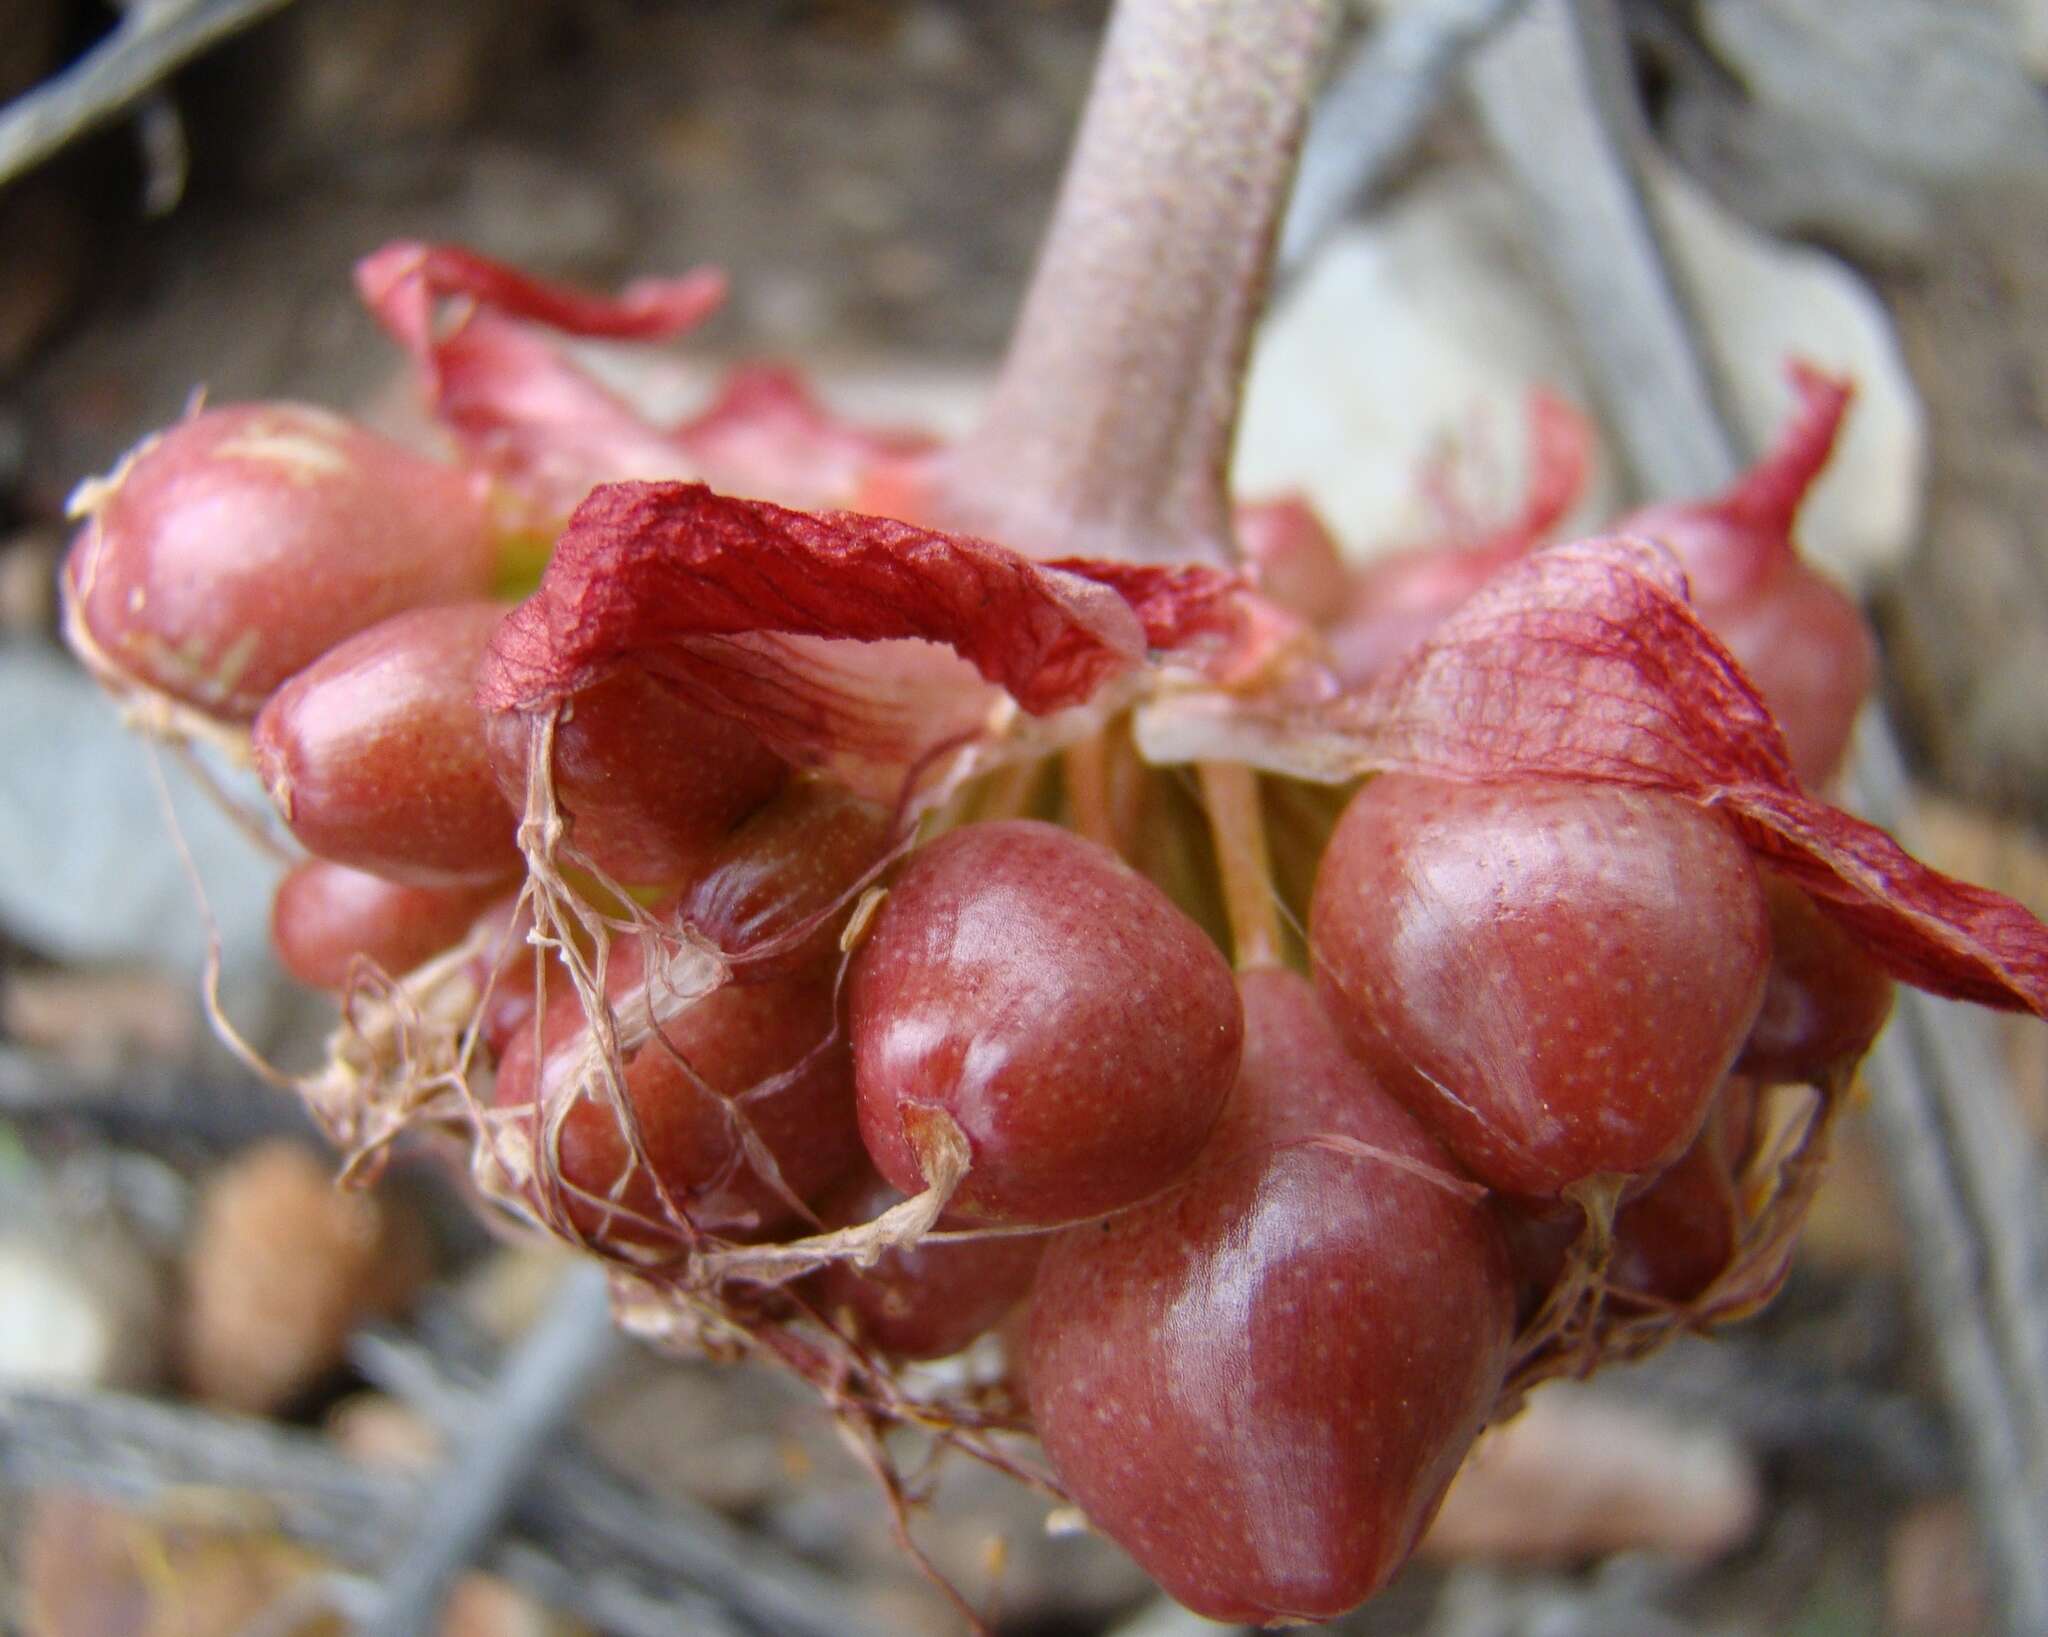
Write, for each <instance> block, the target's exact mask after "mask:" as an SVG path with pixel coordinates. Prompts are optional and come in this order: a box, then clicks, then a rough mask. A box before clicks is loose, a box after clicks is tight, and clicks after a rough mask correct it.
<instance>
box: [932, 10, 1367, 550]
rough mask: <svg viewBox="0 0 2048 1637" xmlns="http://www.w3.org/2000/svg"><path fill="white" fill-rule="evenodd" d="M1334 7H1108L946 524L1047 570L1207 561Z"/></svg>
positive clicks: (950, 485) (949, 479) (1221, 527)
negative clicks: (1050, 564) (1056, 191)
mask: <svg viewBox="0 0 2048 1637" xmlns="http://www.w3.org/2000/svg"><path fill="white" fill-rule="evenodd" d="M1337 13H1338V5H1337V0H1121V3H1120V4H1119V5H1118V6H1117V8H1116V12H1115V15H1114V17H1113V18H1112V20H1111V23H1110V28H1109V34H1108V37H1107V39H1106V41H1105V43H1104V46H1103V51H1102V57H1101V61H1100V62H1099V63H1098V65H1097V68H1096V76H1095V84H1094V89H1093V91H1092V92H1091V94H1090V97H1089V102H1088V109H1087V113H1086V115H1085V116H1084V118H1083V120H1082V124H1081V132H1080V136H1079V138H1078V139H1077V141H1076V143H1075V147H1074V152H1073V155H1072V157H1071V159H1070V160H1069V161H1068V166H1067V174H1066V179H1065V181H1064V183H1063V184H1062V187H1061V191H1060V197H1059V202H1058V205H1057V206H1056V207H1055V210H1054V214H1053V221H1052V227H1051V230H1050V232H1049V233H1048V235H1047V238H1046V241H1045V246H1044V249H1043V250H1042V251H1041V253H1040V257H1039V263H1038V270H1037V273H1036V275H1035V276H1034V278H1033V280H1032V284H1031V288H1030V291H1029V293H1028V295H1027V296H1026V298H1025V303H1024V310H1023V313H1022V315H1021V317H1020V318H1019V320H1018V324H1017V329H1016V333H1015V335H1014V336H1013V338H1012V340H1011V344H1010V350H1009V354H1008V356H1007V358H1006V359H1005V360H1004V364H1003V369H1002V374H1001V376H1000V378H999V379H998V382H997V385H996V389H995V393H994V396H993V399H992V400H991V402H990V405H989V408H988V411H987V413H986V415H985V417H984V418H983V420H982V422H981V424H980V426H979V427H978V428H977V429H976V430H975V431H974V432H973V433H972V434H971V435H970V436H969V437H968V439H967V440H966V441H965V442H964V443H963V444H961V445H960V446H959V447H958V449H957V450H956V451H955V453H954V454H953V456H952V457H951V460H950V463H949V466H948V469H947V471H946V473H945V476H944V480H943V488H944V491H945V493H946V496H947V500H948V503H949V504H948V509H949V511H950V512H951V513H952V514H953V516H954V517H955V518H956V519H957V520H958V522H960V523H961V524H962V525H964V526H966V527H969V528H972V529H974V530H975V531H976V532H979V533H984V534H987V535H990V536H992V537H994V538H996V539H999V540H1002V541H1003V542H1004V543H1006V544H1009V545H1013V546H1017V547H1019V548H1021V549H1024V550H1027V551H1032V552H1036V553H1040V554H1042V555H1046V556H1065V555H1070V554H1085V555H1090V556H1103V557H1122V558H1135V559H1140V560H1147V561H1192V562H1201V561H1209V562H1225V561H1229V560H1231V559H1232V558H1233V557H1234V555H1235V552H1234V548H1233V545H1232V543H1231V538H1230V522H1229V510H1228V505H1227V502H1226V493H1225V470H1226V466H1227V463H1228V460H1229V456H1230V448H1231V442H1232V439H1233V437H1234V436H1235V433H1236V427H1237V408H1238V399H1239V393H1240V386H1241V381H1242V376H1243V373H1244V364H1245V354H1246V351H1247V348H1248V346H1249V343H1250V338H1251V331H1252V325H1253V323H1254V321H1255V320H1256V318H1257V316H1258V313H1259V310H1260V307H1261V305H1262V304H1263V300H1264V296H1265V287H1266V277H1267V270H1268V268H1269V266H1270V264H1271V260H1272V252H1273V243H1274V238H1275V234H1276V231H1277V228H1278V225H1279V221H1280V216H1281V212H1282V209H1283V207H1284V205H1285V203H1286V198H1287V190H1288V187H1289V185H1290V183H1291V181H1292V179H1293V174H1294V163H1295V157H1296V151H1297V149H1298V148H1299V146H1300V142H1301V134H1302V127H1303V125H1304V123H1305V121H1306V118H1307V112H1308V107H1309V104H1310V101H1311V100H1312V98H1313V95H1314V92H1315V88H1316V83H1317V78H1318V73H1319V70H1320V67H1321V64H1322V60H1323V55H1324V48H1325V46H1326V45H1327V44H1328V41H1329V39H1330V36H1331V33H1332V31H1333V29H1334V27H1335V23H1336V18H1337Z"/></svg>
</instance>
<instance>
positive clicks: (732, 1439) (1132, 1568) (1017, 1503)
mask: <svg viewBox="0 0 2048 1637" xmlns="http://www.w3.org/2000/svg"><path fill="white" fill-rule="evenodd" d="M584 1431H585V1434H586V1436H587V1437H589V1439H590V1441H591V1443H592V1446H593V1448H594V1449H595V1450H596V1451H597V1453H598V1454H600V1455H601V1456H602V1457H603V1458H604V1459H605V1461H606V1462H607V1463H608V1464H610V1465H611V1466H613V1467H614V1468H616V1469H617V1470H618V1471H619V1472H620V1473H621V1474H623V1475H625V1476H627V1477H629V1478H631V1479H632V1480H634V1481H635V1482H637V1483H639V1484H641V1485H642V1486H643V1487H645V1488H646V1489H647V1490H648V1491H649V1492H650V1493H652V1494H655V1495H658V1496H659V1495H672V1496H679V1497H681V1498H684V1499H687V1500H691V1501H696V1502H698V1503H701V1504H707V1505H711V1506H714V1507H717V1508H719V1509H720V1510H722V1511H726V1512H730V1513H734V1514H744V1515H747V1516H750V1517H752V1518H755V1519H758V1520H759V1521H760V1522H761V1523H762V1524H763V1525H764V1526H765V1527H767V1528H768V1529H769V1530H771V1531H772V1532H773V1533H774V1534H776V1535H777V1536H779V1537H781V1538H782V1539H783V1540H784V1541H786V1542H788V1543H789V1544H790V1545H791V1546H793V1547H794V1548H795V1549H796V1550H797V1551H799V1552H801V1553H803V1554H804V1555H805V1556H806V1557H809V1558H812V1559H813V1560H815V1561H819V1562H822V1563H826V1564H829V1565H831V1566H832V1567H833V1568H834V1569H835V1570H837V1571H839V1572H840V1573H843V1574H844V1575H845V1576H846V1577H847V1578H848V1581H849V1584H850V1586H851V1587H852V1588H854V1591H853V1592H852V1593H851V1594H852V1595H857V1596H858V1597H859V1598H860V1599H861V1602H862V1605H863V1607H865V1608H866V1609H867V1610H868V1611H869V1614H870V1616H871V1618H873V1619H875V1620H876V1621H878V1622H879V1624H880V1626H881V1627H882V1629H885V1630H891V1631H901V1632H903V1633H904V1634H905V1637H913V1634H918V1633H930V1634H932V1637H941V1634H944V1637H951V1634H952V1633H954V1632H957V1631H958V1630H959V1629H960V1617H959V1613H958V1611H957V1610H956V1609H954V1608H952V1607H951V1605H950V1604H948V1603H947V1602H946V1600H945V1599H944V1598H943V1597H942V1596H940V1595H939V1593H938V1592H937V1591H936V1590H935V1589H934V1588H933V1587H931V1586H930V1584H929V1583H928V1582H926V1581H925V1580H924V1579H923V1578H922V1577H921V1576H920V1575H919V1574H918V1572H917V1570H916V1567H915V1566H914V1564H913V1563H912V1562H911V1561H910V1559H909V1558H908V1557H907V1556H906V1554H905V1553H904V1551H903V1548H902V1545H901V1543H900V1542H899V1541H898V1540H897V1539H896V1536H895V1533H894V1530H893V1528H892V1526H891V1521H890V1515H889V1509H888V1506H887V1504H886V1501H885V1499H884V1496H883V1494H882V1491H881V1489H880V1488H879V1487H878V1486H877V1484H876V1482H875V1479H874V1477H873V1475H872V1474H871V1473H870V1472H869V1471H868V1470H867V1469H866V1468H865V1467H864V1466H862V1465H861V1464H859V1463H858V1462H857V1461H856V1460H855V1459H854V1458H853V1457H852V1455H851V1454H850V1453H849V1452H848V1450H847V1448H846V1446H845V1444H844V1442H843V1441H842V1439H841V1437H840V1435H839V1431H838V1428H837V1426H836V1424H835V1423H834V1421H833V1419H832V1417H831V1415H830V1413H829V1412H828V1410H827V1409H826V1408H825V1406H824V1405H823V1404H822V1403H821V1402H820V1400H819V1398H818V1397H817V1395H816V1394H815V1393H814V1392H813V1391H811V1390H810V1389H809V1388H808V1387H805V1386H803V1385H801V1384H799V1383H797V1382H795V1381H794V1380H793V1379H791V1378H789V1377H787V1376H784V1375H781V1374H779V1373H776V1372H774V1371H772V1370H770V1369H768V1368H766V1367H763V1366H759V1365H731V1366H717V1365H707V1364H688V1363H677V1362H674V1361H667V1360H662V1359H660V1358H657V1357H655V1356H654V1355H652V1354H644V1355H641V1356H640V1357H639V1358H638V1359H637V1360H636V1361H635V1362H633V1363H632V1364H630V1365H629V1366H628V1367H627V1368H626V1369H624V1370H623V1371H621V1372H620V1374H619V1376H618V1377H617V1378H616V1379H615V1380H614V1381H612V1382H611V1383H609V1384H608V1386H607V1388H606V1390H605V1392H604V1393H603V1394H602V1395H601V1397H599V1398H598V1399H597V1400H596V1401H594V1402H593V1403H592V1404H591V1406H590V1407H589V1409H588V1411H587V1413H586V1416H585V1420H584ZM912 1450H913V1446H912V1444H910V1443H909V1442H905V1443H904V1444H903V1445H902V1447H901V1448H899V1449H898V1452H897V1454H898V1459H899V1460H901V1461H902V1462H903V1465H904V1468H905V1470H906V1471H922V1470H923V1469H922V1467H921V1466H920V1464H919V1461H918V1460H917V1459H916V1458H914V1455H913V1453H912ZM925 1494H926V1504H923V1505H921V1506H919V1507H917V1508H916V1509H915V1511H914V1512H913V1514H912V1528H913V1530H914V1532H915V1534H916V1538H917V1541H918V1544H919V1546H920V1547H922V1548H923V1550H924V1551H925V1552H926V1553H927V1554H928V1555H929V1556H930V1558H931V1559H932V1561H933V1563H934V1565H935V1566H936V1567H937V1569H938V1570H939V1572H940V1573H941V1574H943V1575H945V1576H946V1577H947V1578H948V1579H949V1580H950V1581H952V1583H953V1584H954V1585H955V1586H957V1587H958V1588H959V1590H960V1591H961V1593H962V1594H963V1595H964V1596H965V1597H966V1598H967V1599H968V1601H969V1602H971V1603H974V1604H975V1605H976V1606H978V1607H987V1606H990V1605H991V1604H992V1605H993V1606H995V1607H997V1608H999V1609H1000V1611H1001V1614H1002V1619H1003V1622H1004V1624H1005V1627H1006V1628H1007V1627H1008V1626H1009V1625H1011V1624H1012V1623H1014V1624H1015V1625H1017V1626H1018V1627H1019V1628H1021V1629H1035V1627H1036V1626H1037V1625H1039V1624H1044V1625H1047V1626H1052V1625H1055V1624H1059V1623H1066V1624H1074V1623H1078V1624H1079V1625H1080V1627H1081V1628H1082V1629H1094V1628H1095V1625H1096V1624H1097V1623H1098V1622H1100V1621H1103V1620H1106V1619H1107V1618H1109V1617H1110V1616H1111V1615H1112V1614H1114V1613H1115V1612H1117V1611H1119V1610H1121V1609H1124V1608H1127V1607H1129V1606H1130V1605H1132V1604H1134V1603H1136V1602H1138V1601H1139V1600H1140V1599H1142V1598H1143V1596H1144V1595H1145V1593H1146V1591H1147V1589H1148V1588H1149V1587H1150V1586H1151V1581H1150V1579H1149V1578H1148V1577H1147V1576H1146V1575H1145V1574H1144V1572H1143V1571H1142V1570H1140V1569H1139V1568H1138V1567H1137V1565H1136V1564H1134V1563H1132V1562H1131V1560H1130V1559H1129V1558H1128V1557H1126V1556H1125V1555H1124V1554H1123V1552H1122V1551H1121V1550H1119V1549H1118V1548H1117V1547H1115V1546H1113V1545H1111V1544H1110V1543H1109V1542H1108V1541H1106V1540H1104V1539H1102V1538H1101V1537H1100V1536H1097V1535H1093V1534H1089V1533H1086V1532H1085V1531H1084V1532H1079V1533H1063V1534H1061V1535H1059V1536H1057V1537H1055V1536H1052V1535H1049V1534H1048V1533H1047V1532H1046V1528H1045V1520H1046V1512H1047V1503H1046V1501H1045V1498H1044V1497H1043V1496H1041V1495H1039V1494H1037V1493H1036V1492H1034V1491H1031V1490H1027V1489H1025V1488H1024V1487H1023V1486H1021V1485H1019V1484H1017V1483H1015V1482H1014V1481H1012V1480H1011V1479H1009V1478H1007V1477H1004V1476H1002V1475H1001V1474H999V1473H996V1472H994V1471H992V1470H990V1469H989V1468H987V1467H984V1466H982V1465H981V1464H980V1463H978V1462H975V1461H971V1460H968V1459H966V1458H965V1457H959V1456H955V1457H951V1458H949V1459H948V1460H946V1461H945V1462H944V1464H943V1465H942V1466H941V1468H940V1469H939V1472H938V1475H937V1479H936V1482H935V1483H933V1484H931V1485H929V1486H926V1488H925Z"/></svg>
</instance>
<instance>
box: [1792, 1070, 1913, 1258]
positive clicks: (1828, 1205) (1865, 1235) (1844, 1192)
mask: <svg viewBox="0 0 2048 1637" xmlns="http://www.w3.org/2000/svg"><path fill="white" fill-rule="evenodd" d="M1900 1233H1901V1224H1900V1221H1899V1213H1898V1208H1897V1205H1896V1204H1895V1203H1894V1198H1893V1193H1892V1187H1891V1183H1890V1181H1889V1180H1888V1179H1887V1178H1886V1176H1885V1162H1884V1155H1883V1153H1882V1152H1881V1151H1880V1150H1879V1148H1878V1146H1877V1142H1876V1139H1875V1138H1873V1137H1872V1135H1871V1133H1870V1128H1869V1124H1868V1122H1867V1121H1866V1120H1865V1119H1864V1118H1863V1116H1862V1114H1861V1112H1860V1111H1859V1110H1857V1109H1855V1108H1851V1109H1850V1110H1849V1112H1848V1114H1847V1115H1846V1116H1845V1117H1844V1118H1843V1120H1842V1121H1841V1123H1840V1124H1839V1125H1837V1126H1836V1127H1835V1133H1834V1140H1833V1142H1832V1144H1831V1145H1830V1151H1829V1154H1828V1168H1827V1170H1826V1172H1825V1173H1823V1175H1822V1177H1821V1181H1820V1186H1819V1187H1818V1188H1817V1189H1815V1190H1814V1195H1813V1204H1812V1206H1811V1208H1810V1209H1809V1210H1808V1211H1807V1213H1806V1223H1805V1225H1804V1226H1803V1227H1802V1228H1801V1229H1800V1230H1799V1255H1800V1257H1801V1258H1802V1260H1804V1261H1805V1262H1807V1263H1810V1264H1811V1265H1812V1266H1814V1267H1816V1268H1822V1269H1834V1270H1854V1269H1859V1268H1862V1269H1881V1270H1894V1269H1897V1268H1899V1267H1901V1266H1902V1265H1903V1263H1904V1260H1905V1252H1906V1242H1905V1240H1904V1239H1903V1238H1902V1237H1901V1236H1900Z"/></svg>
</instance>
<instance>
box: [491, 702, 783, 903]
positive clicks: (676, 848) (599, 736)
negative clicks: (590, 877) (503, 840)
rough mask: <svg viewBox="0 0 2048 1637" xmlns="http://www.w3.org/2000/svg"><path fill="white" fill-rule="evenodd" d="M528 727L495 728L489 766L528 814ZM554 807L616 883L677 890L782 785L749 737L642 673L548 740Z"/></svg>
mask: <svg viewBox="0 0 2048 1637" xmlns="http://www.w3.org/2000/svg"><path fill="white" fill-rule="evenodd" d="M531 726H532V718H531V717H529V716H527V715H526V714H525V713H523V712H520V711H506V712H502V713H500V714H498V715H494V716H493V717H491V719H490V727H489V735H490V750H491V767H492V770H493V771H494V772H495V773H496V775H497V780H498V788H499V790H500V791H502V792H503V793H504V796H505V799H506V801H507V802H508V803H509V804H510V805H511V807H512V809H513V810H514V811H515V812H520V811H523V810H524V809H525V806H526V784H527V779H526V772H527V751H528V745H529V739H530V729H531ZM553 771H554V789H555V801H556V805H557V806H558V808H559V809H560V810H561V813H562V815H563V817H564V818H565V819H566V820H567V821H568V839H569V842H570V843H571V845H573V846H574V847H575V848H576V849H577V851H579V852H581V853H582V854H583V855H584V856H585V857H587V858H589V859H590V860H591V861H592V862H593V863H595V864H596V865H597V867H598V868H599V869H601V870H603V871H604V872H605V873H606V874H608V875H610V876H611V877H612V878H613V879H614V880H616V881H620V882H624V883H626V884H628V885H662V884H668V883H680V882H682V881H683V880H685V879H686V878H687V877H689V876H690V875H692V874H694V873H695V872H696V870H697V869H698V868H699V867H700V866H701V865H702V863H703V860H704V856H705V854H706V853H707V852H709V851H710V850H711V849H712V848H713V847H715V846H717V844H718V843H719V842H721V841H722V840H724V838H725V835H726V832H727V831H728V830H730V829H731V828H732V827H733V825H734V824H735V823H737V822H738V821H739V820H740V819H742V818H744V817H745V816H746V815H747V814H748V813H750V812H752V811H753V810H754V809H755V808H757V807H759V806H760V805H761V804H762V803H763V802H765V801H767V800H768V799H769V798H770V797H771V796H773V795H774V794H775V792H776V791H777V790H778V789H779V788H780V787H781V786H782V784H783V781H784V780H785V779H787V777H788V776H789V768H788V765H787V764H786V763H784V762H783V761H782V760H781V758H780V757H778V756H776V755H775V754H774V753H773V752H772V751H770V750H769V749H768V748H767V746H765V745H763V744H762V743H761V741H760V740H759V739H757V738H755V737H754V735H753V734H752V733H751V732H750V731H748V729H746V728H745V727H743V726H742V725H740V724H739V723H737V722H734V721H732V720H730V719H729V718H726V717H723V716H715V715H713V714H712V713H711V712H709V711H704V710H699V709H698V708H697V707H696V706H694V705H692V704H690V703H689V702H688V701H687V700H685V699H683V698H682V697H681V696H679V695H678V694H676V693H675V692H674V691H673V690H672V689H670V688H667V687H665V686H663V685H662V683H661V682H660V681H659V680H657V679H656V678H655V677H653V676H651V675H650V674H649V673H648V672H647V671H646V670H644V669H643V668H641V667H639V666H632V665H629V666H625V667H622V668H621V669H619V670H617V671H614V672H613V673H612V674H611V675H610V676H608V677H606V678H604V679H603V680H602V681H600V682H596V683H593V684H592V685H591V686H590V687H588V688H585V689H584V690H583V691H582V692H580V693H577V694H575V695H573V696H572V697H571V698H570V700H569V701H568V703H567V704H566V705H565V706H564V707H563V710H562V713H561V716H560V718H559V719H558V720H557V722H556V724H555V732H554V763H553Z"/></svg>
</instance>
